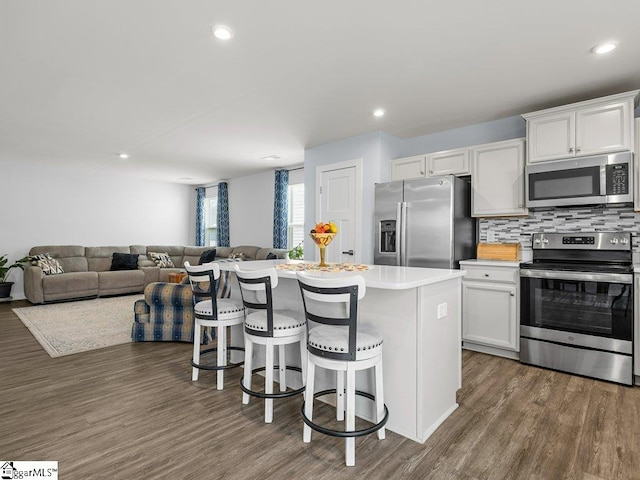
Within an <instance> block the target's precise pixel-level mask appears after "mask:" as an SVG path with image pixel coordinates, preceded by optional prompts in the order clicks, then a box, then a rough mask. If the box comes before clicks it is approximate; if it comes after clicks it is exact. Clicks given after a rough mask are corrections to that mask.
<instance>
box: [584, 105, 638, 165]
mask: <svg viewBox="0 0 640 480" xmlns="http://www.w3.org/2000/svg"><path fill="white" fill-rule="evenodd" d="M632 108H633V106H632V104H631V103H630V102H617V103H612V104H611V103H610V104H608V105H597V106H593V107H587V108H581V109H579V110H577V111H576V155H580V156H582V155H596V154H599V153H610V152H617V151H623V150H632V149H633V145H632V140H631V139H632V138H633V135H632V130H631V129H632V128H633V110H632Z"/></svg>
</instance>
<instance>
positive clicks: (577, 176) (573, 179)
mask: <svg viewBox="0 0 640 480" xmlns="http://www.w3.org/2000/svg"><path fill="white" fill-rule="evenodd" d="M525 173H526V175H525V187H526V196H527V207H528V208H531V209H536V208H544V207H561V206H573V205H610V204H630V203H633V154H632V153H631V152H624V153H614V154H610V155H596V156H593V157H582V158H575V159H571V160H558V161H555V162H543V163H538V164H534V165H527V167H526V169H525Z"/></svg>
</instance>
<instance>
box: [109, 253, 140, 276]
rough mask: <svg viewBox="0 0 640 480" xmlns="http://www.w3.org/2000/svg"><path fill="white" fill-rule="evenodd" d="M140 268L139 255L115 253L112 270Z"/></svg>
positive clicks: (112, 259)
mask: <svg viewBox="0 0 640 480" xmlns="http://www.w3.org/2000/svg"><path fill="white" fill-rule="evenodd" d="M137 268H138V255H137V254H135V253H118V252H114V254H113V257H112V258H111V268H110V270H111V271H112V272H113V271H117V270H136V269H137Z"/></svg>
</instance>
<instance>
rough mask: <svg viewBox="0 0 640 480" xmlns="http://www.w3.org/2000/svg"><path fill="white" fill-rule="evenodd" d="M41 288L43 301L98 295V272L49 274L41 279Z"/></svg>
mask: <svg viewBox="0 0 640 480" xmlns="http://www.w3.org/2000/svg"><path fill="white" fill-rule="evenodd" d="M42 289H43V290H44V299H45V301H48V300H59V299H62V298H74V297H81V296H85V297H86V296H92V295H98V274H97V273H96V272H70V273H65V274H64V275H49V276H47V277H44V278H43V279H42Z"/></svg>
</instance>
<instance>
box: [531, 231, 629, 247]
mask: <svg viewBox="0 0 640 480" xmlns="http://www.w3.org/2000/svg"><path fill="white" fill-rule="evenodd" d="M531 243H532V244H531V247H532V248H533V249H534V250H536V249H542V248H553V249H579V250H631V234H630V233H628V232H593V233H534V234H533V236H532V239H531Z"/></svg>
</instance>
